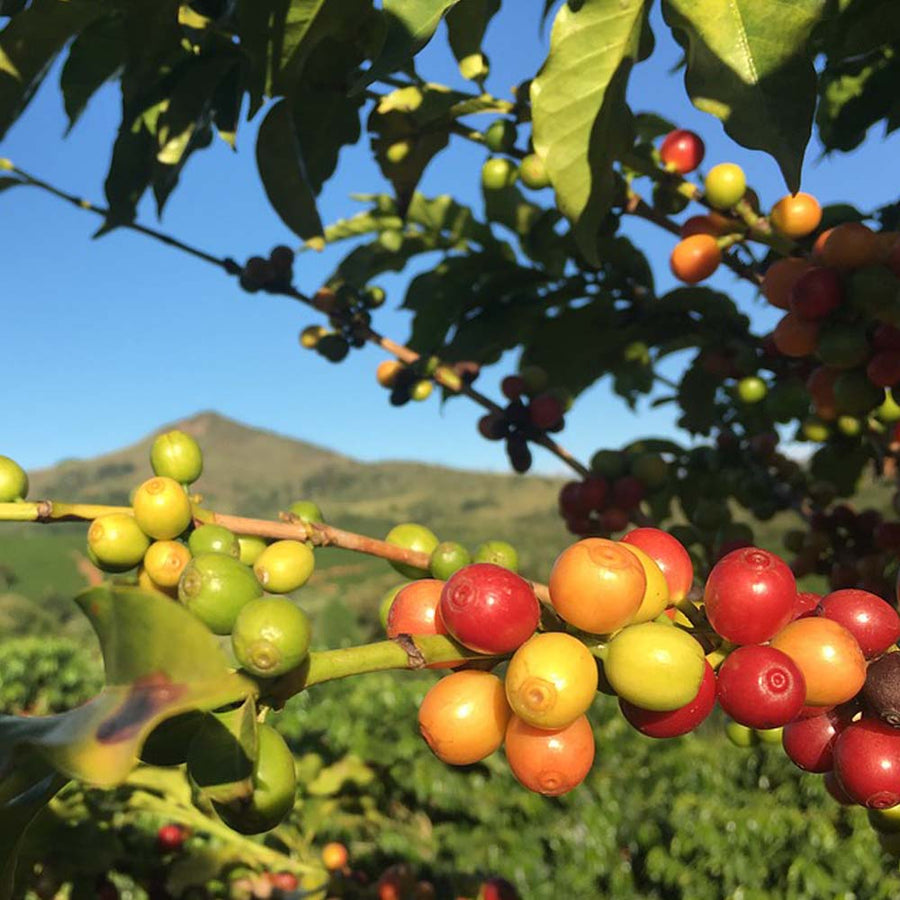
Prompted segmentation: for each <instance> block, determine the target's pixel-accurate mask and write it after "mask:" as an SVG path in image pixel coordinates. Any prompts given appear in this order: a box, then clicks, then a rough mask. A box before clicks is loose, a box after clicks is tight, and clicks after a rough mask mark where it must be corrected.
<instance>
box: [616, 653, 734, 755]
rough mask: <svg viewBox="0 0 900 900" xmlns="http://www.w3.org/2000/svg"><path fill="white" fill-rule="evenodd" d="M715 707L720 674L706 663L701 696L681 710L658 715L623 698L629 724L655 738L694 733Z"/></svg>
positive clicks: (680, 708) (679, 708) (624, 713)
mask: <svg viewBox="0 0 900 900" xmlns="http://www.w3.org/2000/svg"><path fill="white" fill-rule="evenodd" d="M715 705H716V673H715V672H714V671H713V668H712V666H711V665H710V664H709V663H706V668H705V669H704V672H703V680H702V681H701V682H700V690H698V691H697V696H696V697H694V699H693V700H690V701H688V702H687V703H686V704H685V705H684V706H680V707H678V709H673V710H669V711H664V712H654V711H652V710H648V709H641V708H640V707H638V706H635V705H634V704H633V703H629V702H628V701H627V700H623V699H622V698H621V697H620V698H619V709H620V710H621V712H622V715H623V716H624V717H625V719H626V721H627V722H628V724H629V725H631V727H632V728H634V729H636V730H637V731H639V732H640V733H641V734H643V735H645V736H646V737H651V738H672V737H678V736H680V735H682V734H687V733H688V732H689V731H693V730H694V729H695V728H696V727H697V726H698V725H700V723H701V722H703V721H704V720H705V719H706V717H707V716H708V715H709V714H710V713H711V712H712V710H713V707H714V706H715Z"/></svg>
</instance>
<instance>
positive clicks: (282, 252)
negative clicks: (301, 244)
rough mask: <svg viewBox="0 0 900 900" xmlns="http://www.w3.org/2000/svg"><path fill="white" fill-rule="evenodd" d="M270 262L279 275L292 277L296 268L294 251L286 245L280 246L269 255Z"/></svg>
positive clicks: (274, 248)
mask: <svg viewBox="0 0 900 900" xmlns="http://www.w3.org/2000/svg"><path fill="white" fill-rule="evenodd" d="M269 262H270V263H272V268H273V269H275V271H276V273H277V274H279V275H282V276H287V277H290V274H291V270H292V269H293V268H294V251H293V250H291V248H290V247H288V246H287V245H285V244H279V245H278V246H277V247H273V248H272V252H271V253H269Z"/></svg>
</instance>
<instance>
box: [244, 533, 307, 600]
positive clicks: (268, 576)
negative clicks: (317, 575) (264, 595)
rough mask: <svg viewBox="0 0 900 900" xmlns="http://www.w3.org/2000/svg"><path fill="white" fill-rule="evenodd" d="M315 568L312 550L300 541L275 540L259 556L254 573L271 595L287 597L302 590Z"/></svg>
mask: <svg viewBox="0 0 900 900" xmlns="http://www.w3.org/2000/svg"><path fill="white" fill-rule="evenodd" d="M315 565H316V558H315V556H314V554H313V551H312V549H311V548H310V547H309V546H308V545H307V544H304V543H302V542H301V541H275V543H274V544H269V546H268V547H266V549H265V550H263V552H262V553H260V554H259V557H258V558H257V560H256V562H255V563H254V564H253V572H254V574H255V575H256V577H257V578H258V579H259V582H260V584H261V585H262V586H263V587H264V588H265V589H266V590H267V591H269V592H270V593H272V594H287V593H290V592H291V591H296V590H297V588H299V587H303V585H304V584H306V582H307V581H309V576H310V575H312V573H313V569H314V568H315Z"/></svg>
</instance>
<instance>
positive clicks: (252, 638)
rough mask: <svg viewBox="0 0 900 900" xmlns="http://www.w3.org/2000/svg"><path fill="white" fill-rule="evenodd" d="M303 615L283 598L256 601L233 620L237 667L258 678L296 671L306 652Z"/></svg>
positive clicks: (306, 621) (307, 628)
mask: <svg viewBox="0 0 900 900" xmlns="http://www.w3.org/2000/svg"><path fill="white" fill-rule="evenodd" d="M309 641H310V625H309V619H308V618H307V617H306V614H305V613H304V612H303V610H301V609H300V608H299V607H297V606H295V605H294V604H293V603H291V601H290V600H287V599H285V598H284V597H258V598H256V599H255V600H251V601H250V602H249V603H247V604H245V605H244V606H243V608H242V609H241V611H240V612H239V613H238V615H237V618H236V619H235V620H234V628H233V629H232V630H231V647H232V650H233V651H234V656H235V659H237V661H238V662H239V663H240V665H241V666H242V667H243V668H244V669H246V670H247V671H248V672H250V673H251V674H252V675H257V676H259V677H260V678H275V677H276V676H278V675H283V674H284V673H285V672H289V671H290V670H291V669H296V668H297V666H299V665H300V663H301V662H303V660H304V659H305V658H306V655H307V653H308V652H309Z"/></svg>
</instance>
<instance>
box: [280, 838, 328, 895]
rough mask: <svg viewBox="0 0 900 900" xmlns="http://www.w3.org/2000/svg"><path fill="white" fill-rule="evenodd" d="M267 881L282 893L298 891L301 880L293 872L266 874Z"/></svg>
mask: <svg viewBox="0 0 900 900" xmlns="http://www.w3.org/2000/svg"><path fill="white" fill-rule="evenodd" d="M326 846H327V844H326ZM266 881H268V882H269V884H271V885H272V887H273V888H276V889H277V890H279V891H282V892H288V891H296V890H297V888H298V887H299V886H300V879H298V878H297V876H296V875H295V874H294V873H293V872H266Z"/></svg>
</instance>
